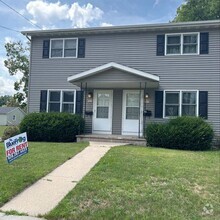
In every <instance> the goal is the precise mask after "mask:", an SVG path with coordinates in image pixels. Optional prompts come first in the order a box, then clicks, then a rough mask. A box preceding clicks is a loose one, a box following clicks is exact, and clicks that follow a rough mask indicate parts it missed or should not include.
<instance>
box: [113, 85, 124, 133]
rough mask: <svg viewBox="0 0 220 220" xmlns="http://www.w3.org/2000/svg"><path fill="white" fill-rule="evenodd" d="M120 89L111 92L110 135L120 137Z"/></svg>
mask: <svg viewBox="0 0 220 220" xmlns="http://www.w3.org/2000/svg"><path fill="white" fill-rule="evenodd" d="M122 94H123V91H122V89H114V90H113V117H112V134H115V135H121V129H122Z"/></svg>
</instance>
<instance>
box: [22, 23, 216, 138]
mask: <svg viewBox="0 0 220 220" xmlns="http://www.w3.org/2000/svg"><path fill="white" fill-rule="evenodd" d="M22 33H23V34H24V35H26V36H31V58H30V79H29V98H28V111H29V112H42V111H46V112H51V111H56V112H70V113H77V114H82V115H83V117H84V118H85V121H86V133H88V134H89V133H90V134H109V135H132V136H139V137H141V136H142V135H143V132H144V128H145V127H146V126H147V124H148V123H150V122H154V121H157V122H163V121H166V120H167V119H169V118H170V117H175V116H182V115H191V116H201V117H204V118H205V119H207V120H208V121H209V122H210V123H211V124H212V126H213V128H214V130H215V133H216V135H220V20H214V21H201V22H185V23H167V24H149V25H128V26H115V27H97V28H82V29H57V30H43V31H23V32H22Z"/></svg>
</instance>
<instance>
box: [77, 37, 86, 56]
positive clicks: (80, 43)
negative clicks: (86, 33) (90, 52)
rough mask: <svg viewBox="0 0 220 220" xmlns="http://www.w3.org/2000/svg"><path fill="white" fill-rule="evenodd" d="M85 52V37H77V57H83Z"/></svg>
mask: <svg viewBox="0 0 220 220" xmlns="http://www.w3.org/2000/svg"><path fill="white" fill-rule="evenodd" d="M85 52H86V39H85V38H79V39H78V58H85Z"/></svg>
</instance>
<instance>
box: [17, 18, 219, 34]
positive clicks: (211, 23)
mask: <svg viewBox="0 0 220 220" xmlns="http://www.w3.org/2000/svg"><path fill="white" fill-rule="evenodd" d="M190 27H206V28H211V27H220V20H208V21H191V22H177V23H173V22H172V23H158V24H139V25H122V26H108V27H90V28H75V29H74V28H70V29H50V30H29V31H21V33H22V34H23V35H26V36H27V35H28V36H44V35H47V34H59V33H62V34H64V33H66V34H68V33H73V34H79V33H80V34H92V33H93V34H94V33H95V34H99V33H115V32H130V31H146V30H149V31H153V30H167V29H170V28H174V29H175V28H190Z"/></svg>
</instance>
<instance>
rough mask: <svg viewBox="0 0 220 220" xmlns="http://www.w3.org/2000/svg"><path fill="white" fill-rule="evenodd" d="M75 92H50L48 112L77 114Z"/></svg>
mask: <svg viewBox="0 0 220 220" xmlns="http://www.w3.org/2000/svg"><path fill="white" fill-rule="evenodd" d="M75 93H76V91H75V90H49V91H48V99H47V112H68V113H75V96H76V95H75Z"/></svg>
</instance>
